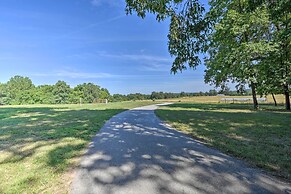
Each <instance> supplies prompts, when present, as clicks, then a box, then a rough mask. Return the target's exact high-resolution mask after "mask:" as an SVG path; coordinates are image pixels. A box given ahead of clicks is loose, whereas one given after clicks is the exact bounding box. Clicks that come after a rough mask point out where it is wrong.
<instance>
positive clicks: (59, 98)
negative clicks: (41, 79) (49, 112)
mask: <svg viewBox="0 0 291 194" xmlns="http://www.w3.org/2000/svg"><path fill="white" fill-rule="evenodd" d="M53 87H54V88H53V94H54V97H55V103H56V104H67V103H69V102H70V101H69V95H70V94H71V92H72V90H71V88H70V86H69V85H68V84H67V83H66V82H64V81H58V82H57V83H56V84H55V85H54V86H53Z"/></svg>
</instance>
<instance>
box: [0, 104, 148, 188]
mask: <svg viewBox="0 0 291 194" xmlns="http://www.w3.org/2000/svg"><path fill="white" fill-rule="evenodd" d="M148 104H153V102H150V101H143V102H122V103H110V104H107V105H105V104H95V105H94V104H92V105H82V106H80V105H47V106H44V105H35V106H6V107H0V193H67V192H68V189H69V184H70V181H71V180H72V177H73V172H74V171H73V168H74V167H75V166H76V165H77V164H78V160H79V158H80V156H81V155H82V154H83V153H84V150H85V148H86V147H87V146H88V144H89V142H90V141H91V139H92V137H93V136H94V135H95V134H96V132H97V131H98V130H99V129H100V128H101V127H102V126H103V124H104V123H105V122H106V121H107V120H108V119H110V118H111V117H112V116H113V115H115V114H117V113H120V112H122V111H124V110H126V109H130V108H134V107H138V106H143V105H148Z"/></svg>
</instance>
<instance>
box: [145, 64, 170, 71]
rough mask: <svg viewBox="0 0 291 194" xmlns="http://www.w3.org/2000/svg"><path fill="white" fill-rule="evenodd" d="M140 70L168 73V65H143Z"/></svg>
mask: <svg viewBox="0 0 291 194" xmlns="http://www.w3.org/2000/svg"><path fill="white" fill-rule="evenodd" d="M142 70H144V71H152V72H170V65H169V64H160V63H151V64H145V65H143V66H142Z"/></svg>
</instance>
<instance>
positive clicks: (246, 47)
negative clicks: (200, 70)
mask: <svg viewBox="0 0 291 194" xmlns="http://www.w3.org/2000/svg"><path fill="white" fill-rule="evenodd" d="M228 2H229V3H225V4H224V5H225V7H222V6H221V4H219V5H218V4H217V1H211V2H210V3H211V5H212V7H211V10H210V12H209V15H210V17H215V18H214V19H213V20H215V19H216V20H217V22H216V24H215V26H214V29H213V33H211V34H210V36H209V39H208V40H209V42H210V44H209V48H208V53H209V57H208V59H207V61H206V67H207V70H206V76H205V80H206V82H208V83H209V82H210V83H214V84H215V85H216V86H220V85H224V84H225V83H226V82H227V81H229V80H231V81H233V82H235V83H238V86H242V85H244V84H248V85H249V86H250V88H251V89H252V96H253V102H254V108H255V109H257V107H258V102H257V99H256V88H257V85H258V78H259V77H260V76H261V75H260V73H261V72H260V68H259V67H260V65H262V60H263V59H264V58H266V56H268V54H269V53H270V52H271V51H273V50H274V46H273V45H272V44H271V43H270V42H269V41H268V35H269V31H270V26H271V23H270V20H269V14H268V12H267V9H266V8H264V7H261V8H260V9H259V8H257V9H254V10H252V11H249V10H248V7H249V4H248V2H247V1H244V0H233V1H228ZM219 9H222V10H223V11H217V10H219ZM217 13H219V14H217ZM217 18H219V19H217Z"/></svg>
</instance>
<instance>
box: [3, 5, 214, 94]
mask: <svg viewBox="0 0 291 194" xmlns="http://www.w3.org/2000/svg"><path fill="white" fill-rule="evenodd" d="M124 8H125V3H124V1H123V0H41V1H40V0H25V1H23V0H0V29H1V30H0V67H1V73H0V82H2V83H3V82H7V81H8V80H9V78H10V77H12V76H14V75H22V76H28V77H30V78H31V79H32V81H33V83H34V84H36V85H41V84H54V83H56V82H57V81H58V80H64V81H66V82H67V83H68V84H69V85H70V86H71V87H74V86H76V85H77V84H80V83H84V82H93V83H95V84H97V85H100V86H101V87H105V88H107V89H108V90H109V91H110V92H111V93H112V94H114V93H121V94H127V93H137V92H140V93H151V92H152V91H165V92H181V91H185V92H195V91H208V90H209V89H211V88H212V87H210V86H209V85H206V84H204V82H203V74H204V67H203V66H200V67H198V68H197V70H195V71H193V70H187V71H184V72H183V73H178V74H176V75H173V74H170V68H171V63H172V59H171V57H170V55H169V54H168V50H167V33H168V28H169V23H168V21H165V22H162V23H158V22H157V21H156V20H155V18H154V17H153V16H151V15H148V16H147V17H146V18H145V19H141V18H138V17H137V16H135V15H130V16H126V14H125V11H124Z"/></svg>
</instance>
